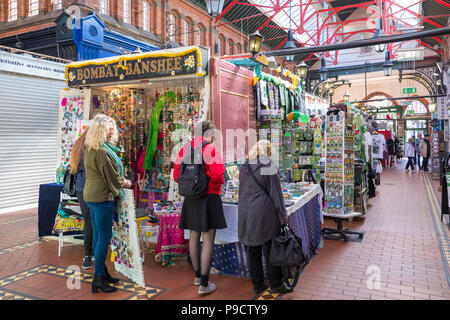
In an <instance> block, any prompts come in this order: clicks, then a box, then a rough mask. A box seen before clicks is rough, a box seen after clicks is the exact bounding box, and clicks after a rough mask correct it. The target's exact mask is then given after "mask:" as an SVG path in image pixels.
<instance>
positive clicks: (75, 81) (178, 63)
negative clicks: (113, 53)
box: [67, 50, 198, 87]
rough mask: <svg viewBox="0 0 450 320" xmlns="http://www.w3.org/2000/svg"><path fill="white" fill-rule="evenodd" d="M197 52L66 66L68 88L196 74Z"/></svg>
mask: <svg viewBox="0 0 450 320" xmlns="http://www.w3.org/2000/svg"><path fill="white" fill-rule="evenodd" d="M197 59H198V56H197V51H192V50H191V51H187V52H184V53H183V52H181V53H180V54H179V56H171V54H169V53H168V54H167V56H158V57H151V56H150V57H140V56H136V57H133V59H132V60H131V59H130V60H127V61H119V60H115V61H113V62H110V61H107V60H106V61H105V62H98V64H96V63H95V62H92V63H91V64H89V65H80V66H77V65H76V64H75V65H69V66H68V70H67V77H68V84H69V87H74V86H83V85H89V84H97V83H107V82H125V81H130V80H140V79H149V78H158V77H167V76H174V75H186V74H196V73H197V67H198V61H197Z"/></svg>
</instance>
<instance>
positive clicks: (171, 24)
mask: <svg viewBox="0 0 450 320" xmlns="http://www.w3.org/2000/svg"><path fill="white" fill-rule="evenodd" d="M175 21H176V19H175V15H174V14H173V13H170V14H169V16H168V20H167V31H168V32H167V39H168V40H169V41H172V42H175V27H176V25H175Z"/></svg>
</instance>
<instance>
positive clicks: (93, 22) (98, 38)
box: [81, 15, 105, 44]
mask: <svg viewBox="0 0 450 320" xmlns="http://www.w3.org/2000/svg"><path fill="white" fill-rule="evenodd" d="M104 28H105V27H104V26H103V25H102V24H101V22H100V20H98V18H97V17H96V16H95V15H90V16H87V17H85V18H83V19H82V23H81V32H82V38H81V40H82V41H84V42H93V43H96V44H103V42H104V40H103V33H104Z"/></svg>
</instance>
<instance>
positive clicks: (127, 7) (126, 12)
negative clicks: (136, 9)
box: [123, 0, 131, 23]
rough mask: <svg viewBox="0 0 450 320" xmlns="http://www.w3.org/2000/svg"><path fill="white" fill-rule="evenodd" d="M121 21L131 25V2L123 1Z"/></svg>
mask: <svg viewBox="0 0 450 320" xmlns="http://www.w3.org/2000/svg"><path fill="white" fill-rule="evenodd" d="M123 21H124V22H125V23H131V0H123Z"/></svg>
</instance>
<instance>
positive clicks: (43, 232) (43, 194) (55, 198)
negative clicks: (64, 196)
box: [38, 183, 64, 237]
mask: <svg viewBox="0 0 450 320" xmlns="http://www.w3.org/2000/svg"><path fill="white" fill-rule="evenodd" d="M63 188H64V185H62V184H56V183H48V184H41V185H40V186H39V204H38V206H39V207H38V229H39V237H44V236H50V235H52V230H53V226H54V224H55V217H56V212H57V211H58V206H59V202H60V200H61V192H62V191H63Z"/></svg>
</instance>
